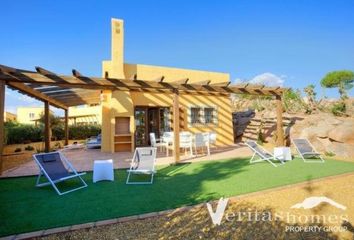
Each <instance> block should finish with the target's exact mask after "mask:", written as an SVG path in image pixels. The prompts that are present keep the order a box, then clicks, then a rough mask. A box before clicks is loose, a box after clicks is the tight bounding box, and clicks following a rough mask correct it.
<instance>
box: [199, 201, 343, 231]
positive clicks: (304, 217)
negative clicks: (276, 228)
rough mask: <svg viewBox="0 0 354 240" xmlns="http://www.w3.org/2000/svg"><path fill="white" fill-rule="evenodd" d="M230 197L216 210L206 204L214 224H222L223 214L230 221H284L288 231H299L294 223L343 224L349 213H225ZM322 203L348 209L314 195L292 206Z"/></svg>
mask: <svg viewBox="0 0 354 240" xmlns="http://www.w3.org/2000/svg"><path fill="white" fill-rule="evenodd" d="M228 201H229V199H228V198H225V199H224V198H220V199H219V201H218V203H217V206H216V210H215V212H214V211H213V208H212V206H211V204H210V203H207V204H206V206H207V208H208V212H209V214H210V218H211V221H212V222H213V224H214V225H220V224H221V221H222V219H223V216H224V215H226V216H225V218H226V220H227V221H228V222H230V221H252V222H254V221H277V220H279V221H284V222H286V223H288V224H290V225H289V227H288V228H286V229H287V231H298V230H301V229H294V225H297V224H305V227H308V226H306V224H310V225H311V224H320V223H323V224H326V223H329V224H337V225H339V226H340V225H341V223H342V222H343V221H348V216H347V215H323V214H322V215H316V214H292V213H290V212H271V211H261V212H259V211H257V210H254V211H249V212H247V211H246V212H244V211H242V212H227V213H226V214H225V210H226V207H227V203H228ZM322 203H326V204H329V205H331V206H333V207H336V208H338V209H341V210H343V211H345V210H346V209H347V207H346V206H344V205H342V204H340V203H338V202H336V201H334V200H333V199H330V198H328V197H325V196H313V197H308V198H305V199H304V200H303V201H302V202H300V203H297V204H295V205H293V206H291V207H290V208H304V209H311V208H315V207H317V206H319V205H320V204H322ZM315 230H316V231H319V230H321V229H320V228H319V227H318V228H314V231H315ZM329 230H330V231H342V230H343V231H345V230H346V229H342V228H341V227H340V229H337V228H336V229H329Z"/></svg>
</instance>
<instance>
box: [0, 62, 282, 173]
mask: <svg viewBox="0 0 354 240" xmlns="http://www.w3.org/2000/svg"><path fill="white" fill-rule="evenodd" d="M35 69H36V71H28V70H21V69H16V68H12V67H8V66H4V65H0V114H1V116H3V115H4V103H5V85H7V86H8V87H9V88H11V89H14V90H18V91H19V92H21V93H23V94H26V95H28V96H31V97H34V98H36V99H38V100H40V101H43V102H44V116H45V117H44V118H45V131H44V140H45V150H46V151H49V150H50V135H49V134H50V126H49V106H50V105H52V106H55V107H57V108H61V109H63V110H64V112H65V117H64V119H65V121H64V122H65V144H68V108H69V107H71V106H78V105H83V104H94V103H99V102H100V98H101V93H102V91H104V90H111V91H139V92H160V93H166V92H167V93H173V129H174V131H175V132H179V95H180V94H206V95H223V96H227V95H230V94H233V93H235V94H251V95H268V96H275V99H276V102H277V145H278V146H282V145H283V144H284V133H283V125H282V112H283V109H282V103H281V98H282V94H283V92H284V91H285V90H286V89H285V88H281V87H266V86H264V85H251V84H239V85H231V84H230V82H224V83H217V84H213V83H212V81H211V80H201V81H200V82H193V83H188V82H189V79H188V78H187V79H176V80H175V81H172V82H171V81H169V82H165V81H164V76H159V77H158V78H156V79H153V80H139V79H138V76H137V75H134V76H133V77H132V79H117V78H110V77H109V75H108V73H106V74H105V77H104V78H99V77H87V76H84V75H82V74H81V73H79V72H78V71H77V70H72V75H58V74H55V73H53V72H50V71H48V70H46V69H44V68H41V67H36V68H35ZM0 119H1V120H0V139H1V141H0V173H1V172H2V162H3V161H2V152H3V141H2V139H3V137H4V118H3V117H1V118H0ZM174 138H175V139H174V142H175V144H174V158H175V161H176V162H178V161H179V158H180V155H179V151H180V149H179V134H174Z"/></svg>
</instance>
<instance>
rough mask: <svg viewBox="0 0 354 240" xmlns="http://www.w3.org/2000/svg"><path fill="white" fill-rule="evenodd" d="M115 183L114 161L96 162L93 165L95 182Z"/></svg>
mask: <svg viewBox="0 0 354 240" xmlns="http://www.w3.org/2000/svg"><path fill="white" fill-rule="evenodd" d="M102 180H109V181H114V172H113V160H112V159H109V160H95V161H94V163H93V182H94V183H95V182H97V181H102Z"/></svg>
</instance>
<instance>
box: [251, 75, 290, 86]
mask: <svg viewBox="0 0 354 240" xmlns="http://www.w3.org/2000/svg"><path fill="white" fill-rule="evenodd" d="M285 78H286V75H281V76H277V75H276V74H273V73H270V72H266V73H262V74H259V75H257V76H255V77H254V78H252V79H251V80H250V81H249V83H252V84H264V85H266V86H269V87H278V86H280V87H282V86H283V83H284V80H285Z"/></svg>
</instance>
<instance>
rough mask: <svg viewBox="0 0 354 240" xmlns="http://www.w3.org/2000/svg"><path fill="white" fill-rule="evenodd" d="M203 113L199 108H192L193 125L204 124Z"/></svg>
mask: <svg viewBox="0 0 354 240" xmlns="http://www.w3.org/2000/svg"><path fill="white" fill-rule="evenodd" d="M201 112H202V109H201V108H199V107H192V108H191V124H199V123H202V119H201V115H202V114H201Z"/></svg>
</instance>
